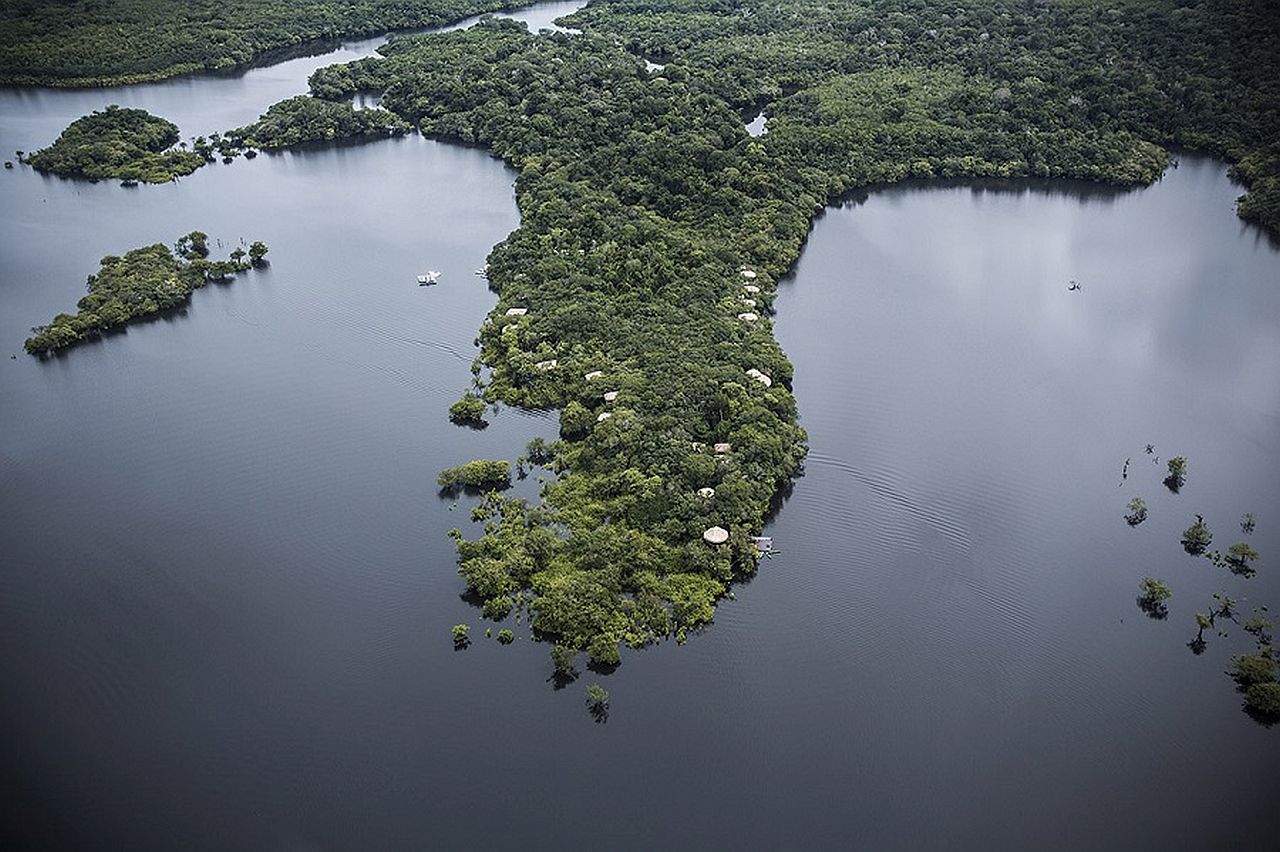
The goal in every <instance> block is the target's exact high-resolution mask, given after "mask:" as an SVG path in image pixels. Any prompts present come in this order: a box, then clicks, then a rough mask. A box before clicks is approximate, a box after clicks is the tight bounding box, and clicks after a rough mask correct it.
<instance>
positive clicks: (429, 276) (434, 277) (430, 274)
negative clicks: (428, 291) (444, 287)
mask: <svg viewBox="0 0 1280 852" xmlns="http://www.w3.org/2000/svg"><path fill="white" fill-rule="evenodd" d="M439 280H440V273H439V272H437V271H436V270H434V269H428V270H427V271H426V273H424V274H422V275H419V276H418V286H419V287H425V286H427V285H428V284H435V283H436V282H437V281H439Z"/></svg>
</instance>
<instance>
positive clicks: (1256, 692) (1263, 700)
mask: <svg viewBox="0 0 1280 852" xmlns="http://www.w3.org/2000/svg"><path fill="white" fill-rule="evenodd" d="M1244 703H1245V706H1246V707H1248V708H1249V709H1250V710H1252V711H1254V712H1255V713H1259V714H1261V715H1263V716H1280V683H1275V682H1268V683H1255V684H1254V685H1253V686H1251V687H1249V688H1248V689H1247V690H1246V691H1245V694H1244Z"/></svg>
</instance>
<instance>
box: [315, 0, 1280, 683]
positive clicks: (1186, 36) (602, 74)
mask: <svg viewBox="0 0 1280 852" xmlns="http://www.w3.org/2000/svg"><path fill="white" fill-rule="evenodd" d="M565 23H568V24H571V25H573V26H575V27H578V28H580V29H582V30H583V34H582V35H576V36H567V35H564V34H550V35H541V36H535V35H531V34H529V33H528V32H526V31H525V30H524V29H523V28H522V27H520V26H518V25H515V24H512V23H509V22H503V21H490V22H487V23H482V24H481V25H479V26H478V27H476V28H473V29H471V30H468V31H464V32H456V33H448V34H437V35H432V36H424V37H407V38H401V39H397V40H396V41H395V42H393V43H391V44H388V45H387V46H385V47H384V48H382V49H380V51H379V52H380V54H381V56H379V57H373V58H369V59H363V60H358V61H356V62H352V63H348V64H345V65H334V66H329V67H326V68H321V69H319V70H318V71H317V72H315V74H313V75H312V78H311V94H312V96H313V97H316V98H319V99H322V100H329V101H332V102H335V103H345V102H348V101H349V100H350V99H351V98H352V97H353V96H354V95H355V94H356V93H358V92H376V93H379V94H381V98H382V99H381V104H382V107H383V108H385V109H387V110H389V111H390V112H393V113H395V114H396V115H398V116H400V117H401V118H402V119H404V120H405V121H406V122H409V123H411V124H412V125H414V126H415V127H416V128H417V129H418V130H419V131H421V132H422V133H423V134H425V135H428V136H435V137H439V138H444V139H449V140H453V141H459V142H463V143H467V144H477V145H483V146H485V147H487V148H489V150H491V151H492V152H493V153H494V154H496V155H497V156H500V157H502V158H503V159H504V160H505V161H507V162H508V163H510V164H511V165H512V166H513V167H515V168H516V169H517V170H518V172H519V176H518V177H517V180H516V192H517V201H518V205H519V209H520V213H521V226H520V227H519V228H518V229H517V230H516V231H514V232H513V233H512V234H511V235H510V236H509V237H508V238H507V239H506V240H505V241H504V242H503V243H501V244H500V245H499V246H497V247H496V248H495V249H494V251H493V252H492V254H491V255H490V257H489V260H488V275H489V281H490V286H491V287H492V288H493V289H494V290H495V291H496V292H498V294H499V297H500V298H499V303H498V305H497V307H496V308H495V309H494V310H493V312H492V313H491V314H490V316H489V318H488V320H487V321H486V322H485V324H484V325H483V327H482V328H481V331H480V335H479V341H480V346H481V354H480V358H479V361H480V362H481V363H482V364H483V365H485V366H487V367H488V368H490V372H489V374H488V376H487V378H486V379H485V380H483V381H481V380H479V379H477V382H476V385H475V388H474V392H475V393H477V394H478V395H480V396H481V398H482V399H483V400H484V401H485V402H487V403H506V404H509V405H521V406H526V407H536V408H558V409H559V410H560V411H561V440H559V441H557V442H556V443H555V444H553V445H552V446H551V448H550V459H549V461H548V462H547V465H548V466H549V467H550V468H551V470H552V471H553V472H554V474H555V478H554V479H553V480H552V481H551V482H549V483H548V484H547V485H546V486H545V487H544V489H543V491H542V500H541V502H540V503H539V504H536V505H531V504H529V503H527V502H525V501H522V500H517V499H511V498H504V497H501V496H498V495H496V494H490V495H487V496H486V497H485V498H484V500H483V501H482V502H481V503H480V505H479V506H478V507H477V508H476V509H475V510H474V512H473V516H474V518H475V519H476V520H478V521H481V522H483V530H484V532H483V535H482V537H481V538H479V539H476V540H468V539H465V538H463V537H462V535H461V533H460V532H455V535H454V537H455V540H456V543H457V548H458V555H459V573H460V574H461V575H462V577H463V578H464V580H465V581H466V583H467V586H468V589H469V591H470V592H471V593H473V594H474V595H476V596H477V598H478V599H480V600H481V601H483V602H484V603H485V607H484V609H485V614H486V616H488V617H496V618H501V617H505V615H506V614H507V613H509V612H510V611H511V609H512V608H513V606H512V604H513V601H512V598H513V597H514V608H515V609H516V610H517V617H519V614H520V613H521V612H524V613H527V614H528V615H529V616H530V617H531V623H532V628H533V632H534V635H535V636H537V637H538V638H541V639H545V640H548V641H552V642H554V643H556V645H557V646H558V647H559V648H560V649H561V654H562V655H565V654H572V653H576V652H580V651H585V652H586V653H587V654H588V656H589V657H590V658H591V659H592V661H593V663H594V664H596V665H599V666H606V667H607V666H611V665H616V664H617V663H618V662H619V661H620V654H619V647H620V645H622V644H626V645H629V646H633V647H639V646H643V645H645V644H648V643H650V642H654V641H659V640H661V639H663V638H666V637H672V636H674V637H675V638H676V639H677V641H683V640H684V639H685V638H686V637H687V635H688V632H689V631H690V630H692V629H695V628H697V627H699V626H701V625H704V624H706V623H708V622H709V621H710V620H711V619H712V617H713V615H714V612H715V605H716V602H717V601H718V600H719V599H720V598H721V597H722V596H725V595H726V594H728V593H729V587H730V584H731V583H732V582H734V581H735V580H738V579H741V578H743V577H747V576H750V575H751V574H752V573H753V572H754V571H755V570H756V566H757V559H758V553H757V552H756V551H755V549H754V545H753V544H752V542H751V536H752V535H754V534H756V533H758V532H759V531H760V529H761V528H762V527H763V524H764V521H765V516H766V513H767V511H768V509H769V506H770V505H771V501H772V500H774V498H775V497H776V495H777V494H778V493H780V492H781V491H783V490H784V489H785V488H786V486H787V483H788V482H789V481H790V480H791V478H792V477H794V476H796V475H798V474H799V473H800V471H801V463H802V460H803V458H804V455H805V452H806V446H805V434H804V431H803V430H802V429H801V428H800V426H799V423H798V415H797V411H796V406H795V400H794V397H793V396H792V395H791V392H790V389H789V386H790V378H791V373H792V368H791V364H790V362H789V361H788V360H787V359H786V356H785V355H784V354H783V353H782V351H781V350H780V348H779V347H778V345H777V343H776V341H775V340H774V338H773V335H772V333H771V323H770V319H769V316H770V313H771V310H772V301H773V297H774V294H775V287H776V282H777V281H778V279H779V278H780V277H781V276H783V275H785V274H786V273H787V271H788V270H789V269H790V268H791V265H792V264H793V263H794V261H795V259H796V257H797V256H798V254H799V251H800V248H801V245H802V244H803V241H804V239H805V237H806V235H807V233H808V229H809V225H810V222H811V219H812V216H813V215H814V214H815V213H816V212H817V211H819V210H821V209H822V208H823V207H824V206H825V205H826V204H828V203H830V202H831V201H832V200H833V199H836V198H838V197H840V196H841V195H843V194H844V193H847V192H849V191H850V190H853V189H856V188H859V187H865V186H871V185H876V184H883V183H890V182H894V181H898V180H902V179H904V178H911V177H915V178H921V177H924V178H928V177H951V178H955V177H1067V178H1080V179H1087V180H1092V181H1098V182H1105V183H1110V184H1114V185H1118V186H1141V185H1146V184H1149V183H1151V182H1152V181H1154V180H1157V179H1159V177H1160V175H1161V174H1162V173H1163V171H1164V169H1165V168H1166V166H1167V165H1168V164H1169V162H1170V157H1169V153H1168V149H1167V147H1165V146H1170V145H1178V146H1184V147H1188V148H1195V149H1199V150H1208V151H1210V152H1213V153H1218V154H1221V155H1225V156H1227V157H1229V158H1233V159H1236V160H1237V161H1240V162H1243V161H1244V159H1243V158H1245V157H1251V156H1252V157H1255V158H1257V157H1260V156H1261V155H1262V153H1264V152H1265V151H1267V150H1268V148H1267V146H1268V145H1269V144H1270V143H1271V140H1273V139H1275V138H1277V133H1276V131H1277V129H1278V128H1280V116H1277V115H1276V114H1275V113H1274V112H1271V111H1268V110H1267V109H1266V108H1265V104H1266V103H1275V102H1280V68H1278V67H1277V65H1278V64H1280V61H1278V60H1277V57H1280V39H1278V38H1277V37H1276V35H1275V33H1274V32H1273V31H1268V29H1267V23H1268V19H1267V18H1266V17H1265V15H1262V14H1261V13H1259V12H1257V11H1256V10H1254V9H1253V8H1251V7H1250V6H1249V5H1248V4H1245V3H1242V2H1225V3H1216V4H1212V8H1209V6H1208V5H1206V6H1201V7H1191V8H1188V9H1183V10H1181V11H1180V12H1179V13H1178V14H1174V13H1173V12H1171V11H1170V10H1169V9H1168V8H1167V7H1165V6H1163V5H1161V4H1160V3H1156V2H1152V3H1146V2H1140V3H1135V4H1128V5H1122V6H1121V7H1120V8H1118V9H1117V8H1103V7H1102V6H1101V4H1093V3H1079V4H1069V5H1063V4H1049V3H1032V4H1027V3H1012V2H1000V0H984V2H978V3H976V4H967V6H966V9H965V10H964V11H961V10H958V9H956V8H954V7H952V6H949V5H947V6H944V5H942V4H931V3H926V4H921V3H909V2H898V1H897V0H873V2H870V3H868V4H863V5H859V6H856V7H850V8H847V9H832V8H829V7H827V6H826V5H823V4H817V3H813V2H806V1H805V0H790V2H787V1H786V0H784V2H783V3H781V4H778V3H766V2H764V0H748V2H745V3H741V4H737V5H736V6H735V8H733V9H729V8H727V7H725V8H721V7H717V6H708V4H705V3H696V2H690V1H689V0H597V2H595V3H593V4H592V5H591V6H589V7H587V8H586V9H584V10H582V11H580V12H578V13H576V14H575V15H572V16H570V17H569V18H568V19H566V20H565ZM1187 43H1198V44H1203V45H1206V50H1207V51H1208V53H1203V52H1199V53H1196V54H1194V55H1191V56H1187V54H1186V52H1185V50H1184V49H1183V48H1185V45H1186V44H1187ZM1228 48H1230V49H1228ZM1272 48H1276V50H1274V51H1273V50H1272ZM642 57H659V58H661V59H662V60H664V61H665V63H666V64H665V67H663V68H661V69H657V70H655V71H652V72H651V71H649V70H647V69H646V67H645V65H644V63H643V60H642ZM1199 92H1211V93H1217V94H1216V95H1214V96H1212V97H1201V96H1200V94H1198V93H1199ZM1272 96H1277V97H1272ZM1268 98H1272V99H1271V100H1268ZM1228 103H1231V104H1236V105H1237V106H1236V107H1235V108H1234V111H1233V110H1231V109H1228V108H1227V107H1226V106H1224V105H1225V104H1228ZM761 108H763V109H764V110H765V111H766V113H767V114H768V116H769V133H768V134H766V135H765V136H762V137H754V138H753V137H750V136H749V135H748V134H747V133H746V132H745V129H744V128H743V125H742V121H741V115H742V114H743V113H745V112H749V111H752V110H758V109H761ZM1263 159H1265V158H1263ZM1264 171H1265V169H1264ZM1259 174H1260V173H1255V175H1254V177H1255V178H1258V179H1256V180H1254V183H1253V191H1252V193H1251V194H1250V195H1249V196H1247V197H1246V199H1245V201H1244V202H1242V203H1241V205H1240V213H1241V214H1242V215H1246V216H1249V217H1251V218H1253V219H1254V220H1255V221H1258V222H1259V223H1260V224H1262V225H1263V226H1264V227H1266V228H1269V229H1271V230H1272V231H1273V232H1275V231H1276V230H1277V226H1278V225H1280V217H1276V216H1275V215H1273V213H1274V208H1275V206H1276V198H1275V195H1274V193H1273V190H1274V189H1275V187H1273V186H1270V185H1268V184H1267V183H1266V180H1264V179H1261V178H1259V177H1258V175H1259ZM1268 211H1270V212H1268ZM716 528H718V529H719V532H716V535H714V536H711V535H710V533H711V532H713V531H716ZM725 531H727V536H722V535H721V533H723V532H725ZM704 534H707V537H706V538H705V539H704ZM721 541H723V543H719V542H721Z"/></svg>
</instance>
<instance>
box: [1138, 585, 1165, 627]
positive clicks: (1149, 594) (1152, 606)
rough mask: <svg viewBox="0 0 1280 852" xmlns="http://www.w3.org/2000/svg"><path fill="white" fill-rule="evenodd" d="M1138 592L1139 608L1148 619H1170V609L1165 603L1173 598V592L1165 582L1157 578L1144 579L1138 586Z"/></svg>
mask: <svg viewBox="0 0 1280 852" xmlns="http://www.w3.org/2000/svg"><path fill="white" fill-rule="evenodd" d="M1138 592H1139V595H1138V608H1139V609H1141V610H1142V611H1143V612H1145V613H1146V614H1147V617H1148V618H1154V619H1155V620H1157V621H1161V620H1163V619H1165V618H1168V617H1169V607H1168V606H1166V605H1165V601H1167V600H1169V598H1171V597H1173V591H1172V590H1170V588H1169V587H1168V586H1167V585H1165V584H1164V582H1162V581H1160V580H1157V579H1156V578H1155V577H1143V578H1142V582H1141V583H1139V584H1138Z"/></svg>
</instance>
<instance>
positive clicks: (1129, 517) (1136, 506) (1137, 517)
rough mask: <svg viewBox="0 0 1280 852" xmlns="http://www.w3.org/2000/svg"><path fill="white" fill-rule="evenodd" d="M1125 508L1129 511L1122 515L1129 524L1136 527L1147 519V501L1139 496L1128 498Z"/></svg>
mask: <svg viewBox="0 0 1280 852" xmlns="http://www.w3.org/2000/svg"><path fill="white" fill-rule="evenodd" d="M1127 508H1128V509H1129V512H1128V514H1126V515H1125V516H1124V520H1125V523H1127V524H1128V525H1129V526H1131V527H1136V526H1137V525H1138V524H1140V523H1142V522H1143V521H1145V520H1146V519H1147V502H1146V501H1145V500H1143V499H1142V498H1141V497H1134V498H1133V499H1132V500H1130V501H1129V505H1128V507H1127Z"/></svg>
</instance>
